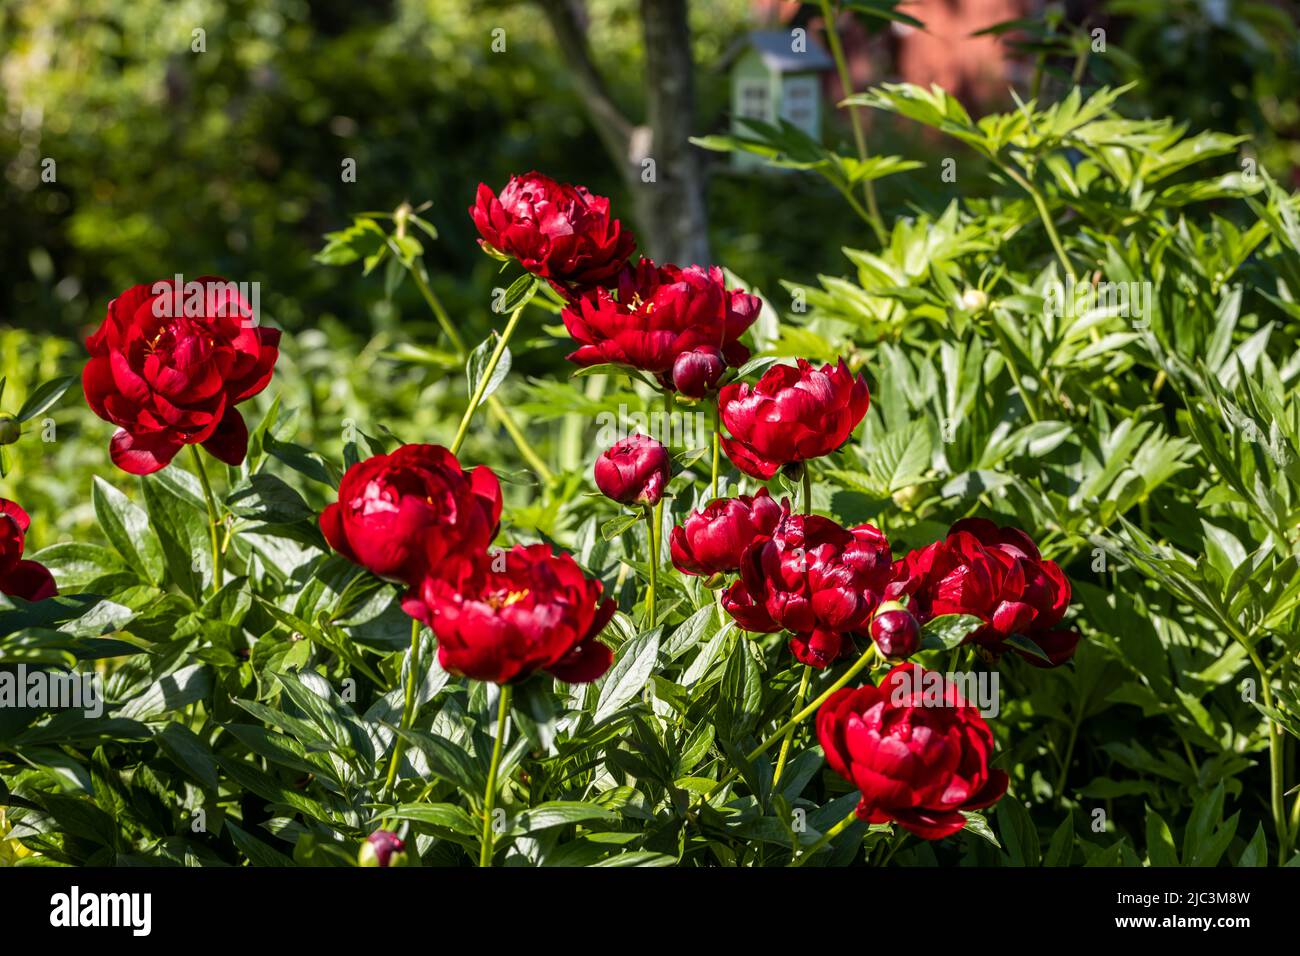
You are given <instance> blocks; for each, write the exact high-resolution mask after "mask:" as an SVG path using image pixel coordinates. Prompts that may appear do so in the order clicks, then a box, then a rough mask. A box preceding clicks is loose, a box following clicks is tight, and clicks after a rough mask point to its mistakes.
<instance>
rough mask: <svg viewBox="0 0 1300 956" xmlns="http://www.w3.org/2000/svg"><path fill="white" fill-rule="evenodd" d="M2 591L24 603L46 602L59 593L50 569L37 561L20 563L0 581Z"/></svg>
mask: <svg viewBox="0 0 1300 956" xmlns="http://www.w3.org/2000/svg"><path fill="white" fill-rule="evenodd" d="M0 591H3V592H4V593H5V594H8V595H9V596H10V597H20V598H22V599H23V600H24V601H44V600H45V599H46V598H52V597H54V596H55V595H56V594H58V593H59V589H58V587H56V586H55V584H54V575H52V574H50V569H49V568H47V567H46V566H45V565H43V564H38V563H37V562H35V561H19V562H18V563H17V564H16V565H14V567H13V570H11V571H10V572H9V573H8V574H6V575H5V576H4V577H3V579H0Z"/></svg>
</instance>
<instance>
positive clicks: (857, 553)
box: [722, 514, 892, 667]
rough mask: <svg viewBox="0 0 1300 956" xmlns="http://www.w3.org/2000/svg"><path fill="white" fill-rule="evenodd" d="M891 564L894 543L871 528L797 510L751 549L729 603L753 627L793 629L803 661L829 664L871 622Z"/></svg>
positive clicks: (742, 621) (743, 623)
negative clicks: (852, 636)
mask: <svg viewBox="0 0 1300 956" xmlns="http://www.w3.org/2000/svg"><path fill="white" fill-rule="evenodd" d="M891 569H892V563H891V559H890V552H889V542H888V541H886V540H885V536H884V535H883V534H881V533H880V532H879V531H878V530H877V529H876V528H874V527H872V526H871V525H869V524H864V525H859V526H858V527H856V528H852V529H846V528H842V527H840V526H839V525H838V524H836V523H835V522H834V521H832V520H831V519H829V518H823V517H822V516H820V515H802V514H794V515H789V516H787V517H785V518H783V519H782V521H781V522H780V524H778V525H777V526H776V529H775V530H774V531H773V532H772V535H771V536H770V537H768V538H760V539H758V540H757V541H755V543H754V544H753V545H752V546H751V547H749V548H748V549H747V550H746V551H745V554H744V556H743V557H742V559H741V564H740V580H739V581H737V582H736V583H735V584H733V585H732V586H731V587H729V588H728V589H727V590H726V591H725V592H723V596H722V605H723V607H724V608H726V609H727V612H728V613H730V614H731V616H732V617H733V618H735V620H736V623H737V624H739V625H740V626H741V627H743V628H744V629H745V630H748V631H757V632H759V633H768V634H771V633H775V632H777V631H780V630H787V631H790V632H791V633H792V634H794V637H793V638H792V639H791V641H790V648H791V650H792V651H793V652H794V655H795V657H796V658H797V659H798V660H800V661H801V662H803V663H805V664H811V665H812V666H813V667H829V666H830V665H831V663H833V662H834V661H835V659H836V658H837V657H839V656H840V655H841V654H843V653H845V652H847V651H848V650H850V649H851V647H852V640H851V638H850V636H849V635H850V633H851V632H854V631H860V630H863V629H865V627H866V626H867V623H868V622H869V621H870V620H871V614H872V612H873V611H875V609H876V606H877V605H878V604H879V603H880V601H881V595H882V593H883V592H884V589H885V586H886V585H887V584H888V583H889V575H890V571H891Z"/></svg>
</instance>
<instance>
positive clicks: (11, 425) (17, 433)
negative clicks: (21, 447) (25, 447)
mask: <svg viewBox="0 0 1300 956" xmlns="http://www.w3.org/2000/svg"><path fill="white" fill-rule="evenodd" d="M22 434H23V427H22V426H21V425H19V424H18V420H17V419H16V418H14V417H13V416H12V415H0V445H12V444H13V443H14V442H16V441H17V440H18V439H19V438H20V437H22Z"/></svg>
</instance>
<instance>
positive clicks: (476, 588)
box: [402, 544, 614, 684]
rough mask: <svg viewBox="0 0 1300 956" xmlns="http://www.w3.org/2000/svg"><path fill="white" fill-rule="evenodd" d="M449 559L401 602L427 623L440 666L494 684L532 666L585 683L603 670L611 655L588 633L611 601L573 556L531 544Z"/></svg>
mask: <svg viewBox="0 0 1300 956" xmlns="http://www.w3.org/2000/svg"><path fill="white" fill-rule="evenodd" d="M453 564H454V566H453V568H452V570H451V571H450V572H448V573H444V575H443V576H438V577H433V576H430V577H427V578H425V579H424V580H423V581H422V582H421V583H420V584H419V585H417V586H416V587H415V588H413V589H412V591H411V593H410V594H408V595H407V597H406V599H405V600H404V601H403V605H402V606H403V607H404V608H405V610H406V612H407V613H408V614H410V615H411V616H412V617H415V618H417V619H418V620H421V621H423V622H424V623H425V624H428V625H429V626H430V627H432V628H433V632H434V634H436V635H437V637H438V661H439V663H441V664H442V666H443V667H444V668H445V669H446V670H448V671H450V672H452V673H453V674H463V675H464V676H466V677H470V678H473V679H474V680H484V681H491V682H493V683H496V684H512V683H516V682H518V681H522V680H524V679H525V678H527V677H528V676H529V675H531V674H533V673H535V672H537V671H546V672H547V673H549V674H551V675H553V676H554V677H557V678H559V679H560V680H562V681H567V682H569V683H587V682H590V681H594V680H596V679H597V678H599V677H600V676H601V675H602V674H604V673H605V671H607V670H609V666H610V664H611V663H612V661H613V654H612V653H611V652H610V649H609V648H608V647H607V646H606V645H604V644H602V643H601V642H600V641H598V640H596V635H598V634H599V633H600V632H601V630H602V629H603V628H604V627H605V625H606V624H607V623H609V619H610V618H611V617H612V616H613V614H614V602H613V601H612V600H605V601H602V600H601V597H600V595H601V584H600V582H599V581H595V580H592V579H590V578H588V577H587V576H586V575H585V574H584V573H583V572H582V569H581V568H579V567H578V565H577V562H575V561H574V560H573V558H571V557H569V556H568V555H567V554H558V555H557V554H552V552H551V548H550V546H549V545H545V544H534V545H527V546H525V545H516V546H515V547H514V548H511V549H510V550H509V551H507V552H505V553H504V554H496V555H492V556H491V557H490V558H488V559H487V560H477V561H460V562H454V563H453Z"/></svg>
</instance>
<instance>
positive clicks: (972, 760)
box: [817, 664, 1007, 840]
mask: <svg viewBox="0 0 1300 956" xmlns="http://www.w3.org/2000/svg"><path fill="white" fill-rule="evenodd" d="M935 687H939V688H941V692H939V693H936V692H934V688H935ZM817 739H818V740H819V741H820V742H821V745H822V749H823V750H824V751H825V752H826V762H827V763H828V764H830V766H831V769H832V770H834V771H835V772H836V773H838V774H839V775H840V776H841V777H843V778H844V779H845V780H848V781H849V782H850V783H852V784H853V785H854V786H855V787H857V788H858V790H859V791H861V794H862V799H861V800H860V801H859V803H858V809H857V815H858V817H859V818H860V819H862V820H865V821H867V822H868V823H888V822H890V821H894V822H897V823H898V824H899V825H900V826H902V827H903V829H905V830H907V831H908V832H910V833H914V834H916V835H917V836H919V837H922V838H923V839H926V840H939V839H942V838H943V837H946V836H949V835H951V834H953V833H956V832H957V831H958V830H960V829H962V827H964V826H965V825H966V818H965V817H964V816H962V813H961V811H962V810H980V809H983V808H984V807H988V806H992V805H993V804H994V803H996V802H997V801H998V800H999V799H1001V797H1002V795H1003V794H1004V793H1006V790H1007V775H1006V773H1005V772H1003V771H1001V770H990V769H989V759H990V757H991V756H992V754H993V732H992V731H991V730H989V726H988V724H986V723H985V722H984V718H983V717H982V716H980V713H979V711H978V710H976V709H975V708H974V707H972V706H971V705H970V704H968V703H966V702H965V701H964V700H962V699H961V697H960V695H959V694H958V693H957V689H956V687H955V686H954V685H952V684H951V683H947V684H944V683H943V678H942V677H941V676H940V675H939V674H937V673H935V672H932V671H926V670H925V669H924V668H922V667H921V666H920V665H919V664H899V665H898V666H897V667H895V668H894V669H893V670H891V671H890V672H889V673H888V674H886V675H885V677H884V679H883V680H882V681H881V682H880V686H879V687H873V686H871V685H870V684H866V685H864V686H862V687H859V688H857V689H853V688H849V687H845V688H842V689H840V690H838V691H836V692H835V693H834V694H832V695H831V696H830V697H829V698H828V699H827V701H826V703H825V704H823V705H822V707H821V709H820V710H819V711H818V712H817Z"/></svg>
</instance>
